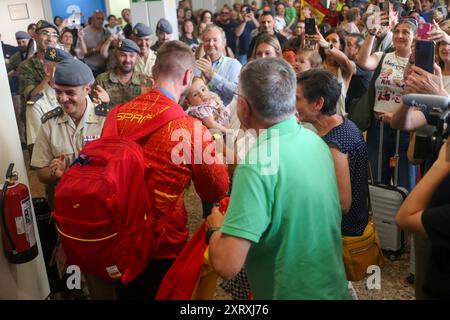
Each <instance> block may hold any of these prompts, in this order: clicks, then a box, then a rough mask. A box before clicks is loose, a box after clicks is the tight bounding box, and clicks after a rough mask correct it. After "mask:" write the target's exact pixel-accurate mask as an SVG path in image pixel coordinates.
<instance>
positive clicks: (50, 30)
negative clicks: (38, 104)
mask: <svg viewBox="0 0 450 320" xmlns="http://www.w3.org/2000/svg"><path fill="white" fill-rule="evenodd" d="M58 37H59V29H58V27H57V26H55V25H54V24H52V23H50V22H48V21H45V20H39V21H38V23H37V24H36V33H35V40H36V44H37V51H36V53H35V54H34V55H33V56H32V57H31V58H29V59H27V60H25V61H24V62H22V63H21V64H20V66H19V85H20V94H21V96H22V99H23V101H28V100H29V99H31V98H33V97H34V96H35V95H37V94H38V93H40V92H42V90H43V88H44V87H45V86H46V85H47V84H48V81H49V77H48V74H49V73H52V72H53V71H52V72H44V55H45V49H47V47H54V46H56V43H57V41H58Z"/></svg>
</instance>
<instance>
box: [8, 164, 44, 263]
mask: <svg viewBox="0 0 450 320" xmlns="http://www.w3.org/2000/svg"><path fill="white" fill-rule="evenodd" d="M13 168H14V163H11V164H10V165H9V167H8V171H7V172H6V181H5V184H4V185H3V188H2V190H1V191H0V200H1V202H0V216H1V223H2V237H3V247H4V251H5V256H6V258H7V259H8V260H9V262H11V263H14V264H18V263H25V262H28V261H31V260H33V259H34V258H35V257H36V256H37V255H38V248H37V243H36V237H35V233H34V226H33V214H32V212H31V199H30V194H29V192H28V188H27V187H26V186H25V185H24V184H23V183H18V182H17V180H18V176H17V172H13Z"/></svg>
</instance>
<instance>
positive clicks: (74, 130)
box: [31, 97, 106, 168]
mask: <svg viewBox="0 0 450 320" xmlns="http://www.w3.org/2000/svg"><path fill="white" fill-rule="evenodd" d="M86 99H87V107H86V111H85V112H84V115H83V118H82V119H81V120H80V123H79V124H78V127H77V126H75V123H74V121H73V120H72V118H71V117H70V116H69V115H68V114H67V113H65V112H64V111H62V109H61V108H60V107H58V108H56V109H53V110H52V111H51V112H53V113H54V114H56V116H53V117H51V118H49V119H48V120H47V121H43V123H42V125H41V128H40V129H39V133H38V135H37V137H36V141H35V144H34V149H33V157H32V159H31V166H33V167H36V168H44V167H47V166H49V165H50V163H51V161H52V160H53V159H55V158H59V157H60V156H61V155H64V158H65V161H66V168H67V167H68V165H69V164H70V163H72V161H73V160H75V159H76V158H77V157H78V153H79V152H80V150H81V149H82V148H83V147H84V145H85V144H86V142H90V141H92V140H96V139H98V138H100V135H101V133H102V129H103V124H104V123H105V119H106V115H105V116H101V115H98V114H96V112H95V109H94V105H93V104H92V101H91V99H90V98H89V97H87V98H86ZM47 115H48V113H47V114H46V116H47Z"/></svg>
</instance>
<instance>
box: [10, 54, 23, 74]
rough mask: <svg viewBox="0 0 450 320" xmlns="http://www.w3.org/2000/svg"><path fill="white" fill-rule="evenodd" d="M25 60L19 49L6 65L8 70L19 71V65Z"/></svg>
mask: <svg viewBox="0 0 450 320" xmlns="http://www.w3.org/2000/svg"><path fill="white" fill-rule="evenodd" d="M23 61H25V59H23V58H22V53H21V52H20V51H17V52H16V53H14V54H13V55H12V56H11V58H9V62H8V64H7V65H6V70H7V71H8V72H10V71H11V70H15V71H17V69H18V68H19V65H20V64H21V63H22V62H23Z"/></svg>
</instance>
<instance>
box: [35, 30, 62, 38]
mask: <svg viewBox="0 0 450 320" xmlns="http://www.w3.org/2000/svg"><path fill="white" fill-rule="evenodd" d="M39 34H41V35H43V36H45V37H50V38H58V36H59V35H58V34H57V33H56V32H49V31H46V30H44V31H41V32H39Z"/></svg>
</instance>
